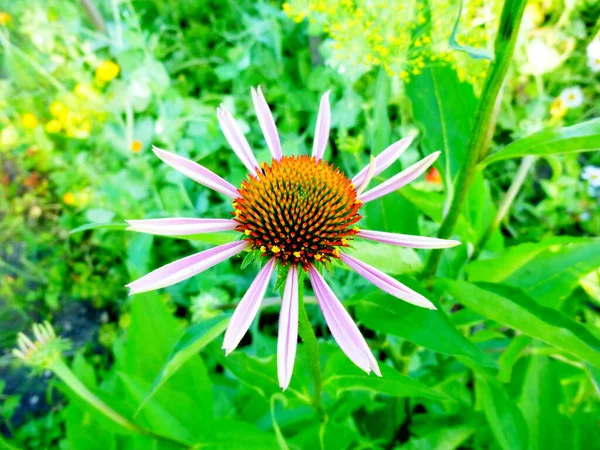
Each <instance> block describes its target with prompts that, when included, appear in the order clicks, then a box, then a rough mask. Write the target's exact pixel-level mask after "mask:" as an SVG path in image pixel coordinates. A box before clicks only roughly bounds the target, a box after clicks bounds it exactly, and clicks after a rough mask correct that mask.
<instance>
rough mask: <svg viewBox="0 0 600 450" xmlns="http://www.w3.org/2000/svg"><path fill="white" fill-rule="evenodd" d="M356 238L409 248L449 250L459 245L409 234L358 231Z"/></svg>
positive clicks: (444, 240)
mask: <svg viewBox="0 0 600 450" xmlns="http://www.w3.org/2000/svg"><path fill="white" fill-rule="evenodd" d="M357 236H359V237H361V238H364V239H370V240H372V241H377V242H382V243H384V244H390V245H399V246H401V247H410V248H449V247H454V246H456V245H460V242H459V241H455V240H452V239H438V238H432V237H425V236H412V235H410V234H397V233H386V232H385V231H371V230H360V231H359V232H358V234H357Z"/></svg>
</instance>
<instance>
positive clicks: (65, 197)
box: [62, 192, 75, 205]
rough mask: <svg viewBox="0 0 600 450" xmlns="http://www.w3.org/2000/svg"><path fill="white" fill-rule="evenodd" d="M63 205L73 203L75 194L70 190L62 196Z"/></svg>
mask: <svg viewBox="0 0 600 450" xmlns="http://www.w3.org/2000/svg"><path fill="white" fill-rule="evenodd" d="M62 200H63V202H64V204H65V205H74V204H75V195H73V193H72V192H67V193H66V194H65V195H63V198H62Z"/></svg>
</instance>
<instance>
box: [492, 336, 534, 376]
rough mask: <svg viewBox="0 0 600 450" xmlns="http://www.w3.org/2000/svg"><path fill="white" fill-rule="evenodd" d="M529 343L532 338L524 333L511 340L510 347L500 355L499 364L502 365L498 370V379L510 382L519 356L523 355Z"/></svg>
mask: <svg viewBox="0 0 600 450" xmlns="http://www.w3.org/2000/svg"><path fill="white" fill-rule="evenodd" d="M529 344H531V338H530V337H529V336H525V335H523V334H520V335H519V336H515V338H514V339H512V340H511V341H510V344H508V347H507V348H506V350H504V352H503V353H502V355H500V358H499V360H498V364H499V366H500V370H499V371H498V380H499V381H500V382H502V383H508V382H510V379H511V377H512V369H513V367H514V366H515V364H516V362H517V361H518V360H519V358H520V357H521V356H522V355H523V353H524V351H525V349H526V348H527V347H528V346H529Z"/></svg>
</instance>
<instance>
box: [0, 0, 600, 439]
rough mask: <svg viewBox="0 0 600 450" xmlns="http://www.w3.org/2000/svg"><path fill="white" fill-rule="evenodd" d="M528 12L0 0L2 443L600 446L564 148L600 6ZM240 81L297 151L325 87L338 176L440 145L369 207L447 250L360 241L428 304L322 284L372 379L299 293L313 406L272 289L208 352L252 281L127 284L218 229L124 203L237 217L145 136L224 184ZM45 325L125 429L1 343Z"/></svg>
mask: <svg viewBox="0 0 600 450" xmlns="http://www.w3.org/2000/svg"><path fill="white" fill-rule="evenodd" d="M523 6H524V4H523V2H522V1H517V0H507V1H506V4H504V3H503V2H502V1H500V0H497V1H492V2H487V1H483V0H471V1H460V2H459V1H452V2H446V1H441V0H409V1H406V2H404V1H403V2H396V1H392V0H388V1H386V0H381V1H374V2H363V1H355V0H340V1H338V0H292V1H290V2H289V3H285V4H280V3H278V2H274V1H259V2H255V1H250V0H238V1H213V0H196V1H184V2H177V1H166V0H139V1H134V0H97V1H92V0H82V1H81V2H79V1H75V0H49V1H41V0H31V1H27V2H24V1H12V0H0V40H1V43H2V47H1V50H0V51H1V53H0V55H1V57H2V61H1V64H2V65H1V68H0V76H1V78H0V192H1V193H2V195H1V196H0V219H1V221H2V223H1V226H0V349H2V350H1V351H2V355H3V356H1V357H0V431H1V434H0V436H4V437H3V438H0V439H1V440H0V446H3V445H4V446H6V447H7V448H36V449H37V448H39V449H85V450H90V449H94V448H98V449H113V448H114V449H117V448H119V449H121V448H127V449H133V448H144V449H146V448H181V447H186V446H191V445H197V447H196V448H227V449H232V448H240V449H251V448H257V449H267V448H298V449H305V448H323V449H343V448H353V449H356V448H373V449H380V448H381V449H385V448H398V449H415V450H416V449H454V448H469V449H471V448H473V449H487V448H492V449H496V448H502V449H511V450H512V449H545V450H546V449H552V448H557V449H571V448H585V449H586V450H588V449H591V448H600V426H599V425H600V413H599V411H600V404H599V402H598V395H599V394H600V387H599V386H600V331H599V330H600V328H599V326H600V316H599V312H600V241H599V240H598V238H597V236H598V235H599V234H600V206H599V205H600V202H599V200H600V168H598V166H600V155H599V154H598V152H597V151H596V152H591V153H589V152H587V153H586V152H582V151H585V150H587V151H590V150H598V149H599V148H600V119H598V118H597V117H598V116H599V115H600V107H599V105H600V102H599V98H600V83H599V80H600V37H599V36H598V32H599V29H600V22H599V20H598V19H599V16H600V4H598V2H596V1H594V0H564V1H563V0H532V1H530V2H528V4H527V7H526V8H525V10H524V13H523ZM503 8H504V16H502V17H503V19H502V20H501V12H502V10H503ZM521 14H523V17H522V20H521V19H520V16H521ZM519 22H521V24H520V31H519V36H518V40H517V41H516V42H515V40H514V39H513V37H516V31H515V30H514V29H511V27H513V28H514V27H516V28H517V29H518V28H519ZM498 29H500V33H498V32H497V30H498ZM513 35H514V36H513ZM513 46H514V48H513ZM508 63H510V64H508ZM503 64H504V65H503ZM504 70H507V71H508V72H507V73H506V78H504V73H503V71H504ZM490 74H491V75H490ZM493 74H500V75H501V77H499V78H497V79H494V78H493V76H492V75H493ZM486 76H488V77H491V78H488V81H487V82H486ZM490 80H491V81H490ZM494 82H496V84H495V85H494V84H493V83H494ZM257 85H261V86H262V87H263V89H264V91H265V94H266V97H267V99H268V101H269V103H270V104H271V106H272V109H273V111H274V115H275V117H276V120H277V124H278V127H279V130H280V135H281V139H282V143H283V146H284V151H285V152H286V153H287V154H301V153H308V152H309V149H310V146H311V139H312V135H313V130H314V123H315V120H316V114H317V109H318V101H319V98H320V95H321V94H322V93H323V92H324V91H326V90H328V89H331V91H332V94H331V101H332V129H333V131H332V134H331V138H330V146H329V150H328V153H327V154H326V155H327V156H329V157H330V158H331V159H332V161H334V162H335V164H336V165H338V166H339V167H341V168H342V170H344V171H345V172H346V173H353V172H355V171H356V169H357V168H359V167H362V166H363V165H365V164H366V163H367V162H368V160H369V154H370V153H373V154H377V153H378V152H380V151H382V150H383V149H384V148H385V147H386V146H387V145H389V144H391V143H392V142H394V141H397V140H398V139H400V138H401V137H403V136H407V135H411V134H412V135H415V136H416V138H415V141H414V143H413V145H412V146H411V148H410V149H409V150H408V151H407V152H406V153H405V154H404V155H403V156H402V158H401V159H400V160H399V161H398V162H397V163H395V164H394V165H393V166H392V168H390V169H389V173H396V172H397V171H399V170H400V169H401V168H402V167H403V166H407V165H409V164H411V163H412V162H414V161H416V160H417V159H420V158H421V157H422V156H424V155H426V154H429V153H431V152H433V151H435V150H442V152H443V153H442V156H441V157H440V159H439V160H438V162H437V163H436V168H435V169H432V170H430V171H429V172H428V173H427V174H426V176H425V177H424V178H423V179H422V180H419V181H418V182H417V183H413V184H412V185H411V186H408V187H405V188H403V189H401V190H399V191H398V192H397V193H395V194H393V195H390V196H388V197H386V198H385V199H382V200H379V201H376V202H372V203H370V204H369V205H368V208H367V214H366V216H365V218H364V220H363V222H364V224H365V226H368V227H370V228H373V229H379V230H385V231H391V232H398V233H408V234H421V235H427V236H435V235H436V234H438V232H440V224H441V223H442V222H444V225H443V226H442V230H441V232H440V234H443V235H445V236H446V237H452V238H455V239H459V240H460V241H461V242H463V245H462V246H459V247H456V248H453V249H448V250H445V251H444V252H443V253H433V254H429V252H424V251H420V250H419V251H412V250H406V249H397V248H389V247H385V246H378V245H374V244H372V245H373V246H372V247H370V248H362V249H358V250H360V251H362V252H363V253H364V254H368V255H369V258H368V261H369V263H372V264H373V265H375V266H377V267H379V268H381V269H382V270H385V271H386V272H387V273H389V274H391V275H393V276H396V277H399V279H401V280H402V281H403V282H406V283H407V284H408V285H410V286H411V287H413V288H414V289H416V290H420V291H421V292H424V293H425V292H426V291H429V292H428V294H427V295H428V297H429V298H431V299H432V301H434V303H436V304H437V305H439V307H440V308H439V311H428V310H422V309H419V308H417V307H414V306H411V305H408V304H405V303H403V302H401V301H399V300H397V299H395V298H392V297H390V296H388V295H386V294H383V293H381V292H380V291H377V290H375V289H373V288H372V286H371V285H369V284H367V283H366V282H365V281H364V280H362V279H361V278H360V277H358V276H356V275H355V274H353V273H349V272H344V271H341V270H337V271H336V272H335V274H333V273H332V274H329V275H328V280H330V281H331V283H332V285H333V289H334V290H335V291H336V293H337V294H338V295H339V297H340V298H341V299H344V300H345V301H344V303H345V306H346V307H347V308H348V309H349V310H350V311H351V313H352V315H353V317H355V318H356V319H357V321H358V323H359V324H360V327H361V330H362V331H363V334H364V335H365V337H366V338H367V339H368V340H369V344H370V346H371V348H372V349H373V351H374V353H375V355H376V357H377V358H378V359H379V360H380V361H381V363H380V365H381V366H382V372H383V375H384V376H383V378H381V379H377V378H375V377H373V376H371V377H369V376H367V375H364V374H363V373H362V372H361V371H360V370H359V369H357V368H356V367H354V366H353V365H352V364H351V363H349V362H348V361H347V359H346V358H345V356H344V355H343V354H342V352H341V351H340V350H339V348H338V347H337V346H336V345H335V343H334V341H333V339H332V337H331V336H330V334H329V332H328V330H327V327H326V325H325V323H324V321H323V319H322V316H321V314H320V312H319V311H318V308H317V307H316V305H315V304H314V298H312V302H311V296H310V295H311V293H310V292H307V295H308V297H307V303H308V304H309V305H308V307H309V315H310V317H311V320H312V323H313V325H314V326H315V327H316V330H317V335H318V337H319V350H320V362H321V368H322V381H323V396H322V402H323V410H324V412H321V413H320V412H319V411H315V409H314V408H313V406H314V405H313V402H312V400H311V392H312V391H313V389H314V386H313V383H314V380H313V379H312V378H311V375H310V370H309V362H308V360H307V354H306V351H305V349H304V346H303V345H302V344H300V345H299V350H298V360H297V363H296V368H295V374H294V378H293V379H292V384H291V386H290V388H289V389H288V390H287V391H285V392H283V393H282V392H281V390H280V389H279V387H278V383H277V377H276V366H275V356H274V355H275V353H276V350H275V349H276V336H277V320H278V319H277V317H278V316H277V315H278V311H279V307H278V305H277V303H276V300H275V299H276V297H277V293H276V292H271V294H268V295H272V296H273V299H272V300H273V301H267V302H265V303H266V305H265V307H264V308H263V310H262V311H261V313H260V320H257V321H256V322H255V323H254V324H253V326H252V328H251V332H250V333H249V335H248V336H247V337H246V338H245V339H244V340H243V341H242V346H241V347H240V348H239V349H238V350H236V351H235V352H234V353H233V354H231V355H230V356H229V357H227V358H225V357H224V354H223V351H222V350H221V349H220V339H221V338H222V337H221V332H222V330H223V329H224V326H225V325H226V323H227V319H228V317H229V313H230V311H231V310H232V308H233V307H234V306H235V304H236V303H237V301H238V300H239V299H240V298H241V296H242V295H243V293H244V292H245V290H246V289H247V287H248V285H249V283H250V282H251V280H252V279H253V277H254V275H255V273H256V270H255V268H253V267H246V268H244V269H242V268H241V258H237V259H233V260H232V261H229V262H225V263H222V264H221V265H219V266H218V267H215V268H213V269H211V270H210V271H207V272H205V273H203V274H201V275H199V276H196V277H194V278H192V279H190V280H188V281H186V282H184V283H180V284H178V285H175V286H172V287H170V288H168V289H165V290H161V291H158V292H155V293H148V294H143V295H139V296H135V297H128V296H127V293H126V289H125V288H124V285H125V284H126V283H128V282H129V281H131V280H133V279H135V278H137V277H139V276H141V275H143V274H144V273H146V272H148V271H150V270H151V269H153V268H156V267H159V266H160V265H162V264H164V263H166V262H169V261H172V260H175V259H177V258H179V257H183V256H186V255H188V254H190V253H192V252H194V251H198V250H199V249H204V248H207V247H208V246H210V245H212V244H215V243H218V242H219V239H220V238H219V235H205V236H202V237H201V238H200V239H201V240H199V239H192V240H177V239H170V238H161V237H153V236H148V235H141V234H140V235H137V234H131V233H125V232H124V231H123V229H124V225H123V220H124V219H135V218H149V217H173V216H189V217H194V216H196V217H228V214H229V211H230V209H231V205H230V204H229V202H227V201H224V200H223V199H222V198H221V197H220V196H218V195H214V194H213V193H211V192H210V191H209V190H208V189H205V188H202V187H201V186H199V185H196V184H194V183H193V182H191V181H190V180H188V179H185V178H184V177H183V176H181V175H179V174H177V173H176V172H175V171H173V170H171V169H169V168H167V167H165V165H164V164H161V163H160V161H159V160H158V159H157V158H156V157H155V156H154V155H153V153H152V152H151V150H150V148H151V145H152V144H154V145H158V146H160V147H162V148H166V149H168V150H171V151H175V152H177V153H178V154H181V155H184V156H186V157H190V158H192V159H194V160H196V161H201V162H202V164H203V165H205V166H207V167H209V168H211V169H213V170H214V171H216V172H218V173H219V174H221V175H222V176H223V177H224V178H226V179H228V180H229V181H231V182H232V183H234V184H236V183H239V182H240V181H241V180H242V179H243V178H244V176H245V169H244V167H243V166H242V164H241V163H240V162H239V161H238V160H237V158H236V157H235V155H234V154H233V152H232V151H230V150H229V148H228V147H227V143H226V141H225V138H224V137H223V136H222V134H221V131H220V130H219V127H218V123H217V118H216V113H215V109H216V106H217V105H218V104H219V103H221V102H224V103H225V104H226V105H227V107H228V108H229V109H230V110H231V111H232V112H233V113H235V115H236V117H237V118H238V120H240V121H241V123H242V124H243V127H244V129H245V132H246V135H247V136H248V139H249V141H250V143H251V145H252V146H253V148H254V149H255V151H256V153H257V156H258V159H259V160H266V159H268V155H269V153H268V150H267V149H266V148H265V144H264V141H263V138H262V136H261V134H260V128H259V126H258V123H257V121H256V119H255V116H254V112H253V110H252V102H251V97H250V87H251V86H257ZM494 89H496V90H495V91H494ZM494 92H495V93H494ZM496 98H499V101H498V102H496ZM487 110H489V114H488V115H487V116H486V113H485V111H487ZM482 111H483V112H482ZM482 117H483V119H482ZM490 118H491V122H490V120H489V119H490ZM481 120H483V122H481ZM486 120H487V121H486ZM482 123H483V124H484V125H486V128H485V129H483V128H482V126H481V125H482ZM494 124H495V127H494ZM488 130H489V133H488ZM490 133H491V134H490ZM475 137H478V139H479V138H481V141H477V139H475ZM490 139H491V140H490ZM478 142H479V143H478ZM478 145H479V146H478ZM478 150H481V152H479V153H477V151H478ZM488 153H489V154H490V155H491V156H487V159H486V155H487V154H488ZM386 174H387V172H386ZM469 177H470V178H469ZM462 194H464V198H463V199H462V200H464V201H463V202H462V203H461V204H458V205H457V204H456V202H458V201H459V200H457V199H460V198H461V195H462ZM453 198H454V203H453V201H452V199H453ZM449 217H450V219H449ZM452 220H454V222H455V223H454V224H450V223H449V222H451V221H452ZM86 224H88V225H89V224H91V225H89V226H87V227H83V228H78V227H81V226H83V225H86ZM107 224H108V225H107ZM77 229H78V230H77ZM72 230H76V232H72ZM438 257H441V259H439V260H438V259H437V258H438ZM428 258H430V259H429V260H428ZM270 300H271V299H270ZM43 320H48V321H50V322H51V323H52V324H53V325H54V327H55V329H56V330H57V333H58V334H59V335H61V336H62V337H63V338H64V339H66V340H68V341H69V342H70V343H71V345H70V349H69V350H66V351H64V353H63V354H64V357H63V359H64V361H65V364H66V366H65V367H67V366H68V367H70V369H71V370H72V371H73V373H74V374H75V375H76V377H77V378H78V379H79V380H80V381H81V382H82V386H84V387H85V388H86V389H88V390H89V392H93V393H94V394H95V395H96V396H97V397H98V398H101V399H102V400H103V402H105V403H106V404H107V405H110V407H111V408H112V409H113V410H115V411H118V413H119V414H120V415H122V417H126V418H127V420H129V421H131V422H132V423H134V424H135V426H136V427H140V429H143V430H147V431H144V433H141V434H140V433H139V432H138V431H132V429H130V428H127V426H123V424H122V423H121V424H119V423H117V422H115V420H114V418H113V419H111V417H109V416H107V414H106V411H102V409H101V408H100V409H98V408H97V407H94V406H93V405H91V404H90V403H89V398H88V399H87V400H86V398H85V395H84V396H82V395H81V392H78V391H77V390H73V384H72V383H71V384H69V383H64V382H63V381H64V378H63V379H62V381H61V379H59V378H60V375H61V374H63V375H64V373H66V372H64V371H63V372H61V371H60V370H63V369H60V370H59V369H56V370H36V371H32V370H31V368H29V367H24V366H23V365H21V364H19V363H18V361H17V360H16V359H15V358H14V357H13V356H12V355H11V354H10V349H11V348H13V347H14V345H15V336H16V333H17V332H19V331H25V330H29V329H30V325H31V324H32V323H34V322H41V321H43ZM53 369H54V368H53ZM66 370H67V371H68V370H69V369H68V368H67V369H66Z"/></svg>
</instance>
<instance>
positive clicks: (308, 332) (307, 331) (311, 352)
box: [298, 269, 325, 419]
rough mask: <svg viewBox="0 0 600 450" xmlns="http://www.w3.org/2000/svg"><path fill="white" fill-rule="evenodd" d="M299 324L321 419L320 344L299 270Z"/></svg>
mask: <svg viewBox="0 0 600 450" xmlns="http://www.w3.org/2000/svg"><path fill="white" fill-rule="evenodd" d="M298 322H299V330H298V331H299V333H300V337H301V338H302V342H304V344H305V345H306V349H307V351H308V359H309V360H310V371H311V374H312V378H313V385H314V390H313V408H315V410H316V411H317V414H318V415H319V417H320V418H321V419H323V418H324V417H325V413H324V411H323V405H322V402H321V396H322V391H323V387H322V385H323V382H322V380H321V363H320V360H319V344H318V342H317V336H316V335H315V331H314V330H313V327H312V325H311V324H310V320H308V315H307V314H306V307H305V306H304V270H302V269H299V274H298Z"/></svg>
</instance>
